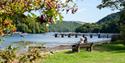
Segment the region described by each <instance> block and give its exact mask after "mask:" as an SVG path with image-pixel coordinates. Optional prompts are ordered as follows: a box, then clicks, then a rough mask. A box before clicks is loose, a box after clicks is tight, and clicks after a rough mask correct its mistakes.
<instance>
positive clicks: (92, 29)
mask: <svg viewBox="0 0 125 63" xmlns="http://www.w3.org/2000/svg"><path fill="white" fill-rule="evenodd" d="M100 30H101V26H100V25H98V24H95V23H85V24H83V25H82V26H80V27H78V28H76V30H75V31H76V32H82V33H98V32H100Z"/></svg>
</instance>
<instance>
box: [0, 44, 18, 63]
mask: <svg viewBox="0 0 125 63" xmlns="http://www.w3.org/2000/svg"><path fill="white" fill-rule="evenodd" d="M16 58H17V57H16V48H12V47H11V46H9V47H8V48H7V49H5V50H2V51H0V63H12V62H13V61H15V59H16Z"/></svg>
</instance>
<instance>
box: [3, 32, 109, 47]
mask: <svg viewBox="0 0 125 63" xmlns="http://www.w3.org/2000/svg"><path fill="white" fill-rule="evenodd" d="M23 36H24V38H23V37H21V36H20V35H12V36H9V37H6V38H4V42H3V43H2V45H1V47H3V46H7V45H9V44H11V43H13V42H18V41H31V42H40V43H45V45H46V46H48V47H50V46H58V45H64V44H73V43H77V42H78V41H79V40H80V37H81V36H78V38H75V37H74V36H72V37H71V38H68V37H67V36H66V37H64V38H61V37H58V38H55V37H54V33H44V34H27V35H23ZM87 38H88V42H100V41H105V40H111V38H98V37H97V36H94V37H93V38H90V37H89V36H87Z"/></svg>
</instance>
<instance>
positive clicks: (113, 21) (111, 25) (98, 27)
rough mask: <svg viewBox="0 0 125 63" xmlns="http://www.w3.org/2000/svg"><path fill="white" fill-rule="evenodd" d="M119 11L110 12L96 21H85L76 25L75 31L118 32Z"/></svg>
mask: <svg viewBox="0 0 125 63" xmlns="http://www.w3.org/2000/svg"><path fill="white" fill-rule="evenodd" d="M119 20H120V12H117V13H113V14H110V15H108V16H106V17H104V18H103V19H101V20H99V21H98V22H97V23H86V24H83V25H82V26H80V27H78V28H77V29H76V30H75V31H76V32H82V33H88V32H90V33H119V32H120V23H119Z"/></svg>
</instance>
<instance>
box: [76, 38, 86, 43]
mask: <svg viewBox="0 0 125 63" xmlns="http://www.w3.org/2000/svg"><path fill="white" fill-rule="evenodd" d="M78 43H79V44H83V43H87V37H81V38H80V41H79V42H78Z"/></svg>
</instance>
